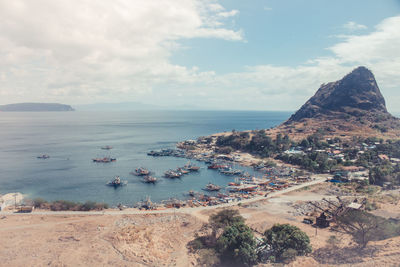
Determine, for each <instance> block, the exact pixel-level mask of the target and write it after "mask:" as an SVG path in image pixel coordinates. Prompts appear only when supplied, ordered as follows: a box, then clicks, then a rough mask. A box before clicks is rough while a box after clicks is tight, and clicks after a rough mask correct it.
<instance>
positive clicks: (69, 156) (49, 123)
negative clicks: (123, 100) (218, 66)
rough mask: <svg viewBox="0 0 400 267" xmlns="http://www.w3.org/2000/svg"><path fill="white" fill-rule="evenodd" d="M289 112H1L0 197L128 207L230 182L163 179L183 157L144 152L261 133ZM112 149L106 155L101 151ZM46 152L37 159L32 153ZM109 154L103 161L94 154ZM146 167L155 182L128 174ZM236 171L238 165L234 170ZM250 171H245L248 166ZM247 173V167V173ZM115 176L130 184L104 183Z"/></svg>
mask: <svg viewBox="0 0 400 267" xmlns="http://www.w3.org/2000/svg"><path fill="white" fill-rule="evenodd" d="M290 113H291V112H271V111H121V112H89V111H87V112H84V111H76V112H31V113H28V112H2V113H0V129H1V131H0V140H1V146H0V147H1V150H0V194H4V193H8V192H21V193H23V194H25V195H27V197H28V198H36V197H41V198H44V199H46V200H57V199H63V200H73V201H81V202H84V201H87V200H92V201H97V202H106V203H108V204H110V205H116V204H118V203H122V204H125V205H132V204H133V203H135V202H137V201H140V200H141V199H143V198H145V197H146V196H149V197H150V198H151V199H152V200H153V201H156V202H159V201H161V200H164V199H168V198H170V197H176V198H183V197H184V193H185V192H187V191H189V190H195V191H201V188H203V187H204V186H205V185H206V184H207V183H208V182H212V183H215V184H218V185H221V186H226V184H227V183H228V182H229V181H231V180H232V179H233V178H232V177H227V176H224V175H221V174H219V173H218V172H216V171H213V170H208V169H207V168H206V165H205V164H204V163H202V162H192V163H195V164H196V165H198V166H200V167H201V170H200V172H199V173H193V174H190V175H186V176H183V177H182V178H181V179H174V180H171V179H166V178H162V175H163V173H164V171H166V170H168V169H171V168H172V169H174V168H177V167H179V166H183V165H185V164H186V163H187V162H188V160H187V159H182V158H173V157H161V158H153V157H149V156H147V154H146V153H147V152H148V151H149V150H157V149H161V148H174V147H175V145H176V143H177V142H179V141H182V140H187V139H196V138H197V137H199V136H205V135H210V134H213V133H218V132H223V131H231V130H232V129H235V130H238V131H241V130H249V129H265V128H270V127H273V126H276V125H278V124H280V123H282V122H283V121H284V120H286V119H287V118H288V117H289V116H290ZM105 145H110V146H112V147H113V149H112V150H109V151H105V150H101V147H102V146H105ZM42 154H48V155H50V158H49V159H46V160H40V159H37V158H36V157H37V156H38V155H42ZM104 156H112V157H116V158H117V161H116V162H113V163H109V164H98V163H93V162H92V159H93V158H95V157H104ZM141 166H142V167H146V168H148V169H150V170H151V171H153V172H154V176H156V177H157V178H159V182H158V183H157V184H155V185H152V184H144V183H142V182H140V178H138V177H135V176H131V175H129V172H130V171H133V170H134V169H135V168H137V167H141ZM240 168H241V167H240ZM246 170H248V169H246ZM248 171H250V170H248ZM116 175H119V176H120V177H121V178H122V179H123V180H127V181H128V185H127V186H124V187H121V188H117V189H114V188H112V187H107V186H105V183H106V182H107V181H109V180H111V179H113V177H115V176H116Z"/></svg>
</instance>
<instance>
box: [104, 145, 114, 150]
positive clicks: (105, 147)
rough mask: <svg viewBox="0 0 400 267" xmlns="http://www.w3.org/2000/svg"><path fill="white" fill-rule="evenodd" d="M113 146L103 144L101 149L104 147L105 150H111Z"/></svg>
mask: <svg viewBox="0 0 400 267" xmlns="http://www.w3.org/2000/svg"><path fill="white" fill-rule="evenodd" d="M112 148H113V147H112V146H102V147H101V149H103V150H110V149H112Z"/></svg>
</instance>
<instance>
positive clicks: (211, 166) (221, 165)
mask: <svg viewBox="0 0 400 267" xmlns="http://www.w3.org/2000/svg"><path fill="white" fill-rule="evenodd" d="M207 168H209V169H211V170H218V169H225V168H228V165H224V164H216V163H213V164H211V165H210V166H208V167H207Z"/></svg>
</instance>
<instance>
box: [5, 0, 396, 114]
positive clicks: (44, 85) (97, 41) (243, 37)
mask: <svg viewBox="0 0 400 267" xmlns="http://www.w3.org/2000/svg"><path fill="white" fill-rule="evenodd" d="M38 1H39V2H36V1H29V0H13V1H11V2H10V1H7V0H0V104H7V103H15V102H28V101H29V102H60V103H66V104H72V105H75V104H90V103H104V102H109V103H118V102H129V101H132V102H142V103H148V104H153V105H161V106H165V105H168V106H175V107H189V108H196V109H197V108H203V109H229V110H296V109H298V108H299V107H300V106H301V105H302V104H303V103H304V102H305V101H306V100H307V99H308V98H309V97H311V96H312V95H313V94H314V93H315V91H316V90H317V89H318V88H319V86H320V85H321V84H322V83H327V82H330V81H335V80H338V79H340V78H342V77H343V76H344V75H346V74H347V73H349V72H350V71H351V70H352V69H353V68H355V67H357V66H360V65H364V66H366V67H368V68H369V69H371V71H372V72H373V73H374V75H375V77H376V79H377V81H378V85H379V86H380V89H381V91H382V93H383V95H384V96H385V98H386V101H387V106H388V109H389V111H391V112H396V113H399V112H400V106H398V104H397V103H399V102H400V94H399V89H400V75H399V69H400V49H399V47H400V30H399V29H400V1H398V0H397V1H393V0H387V1H372V0H363V1H361V0H351V1H350V0H347V1H325V0H310V1H300V0H292V1H283V0H268V1H261V0H251V1H243V0H241V1H239V0H234V1H233V0H220V1H218V0H146V1H144V0H114V1H109V0H98V1H91V0H80V1H78V0H59V1H53V0H38Z"/></svg>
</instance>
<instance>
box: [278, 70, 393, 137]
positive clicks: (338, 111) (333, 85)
mask: <svg viewBox="0 0 400 267" xmlns="http://www.w3.org/2000/svg"><path fill="white" fill-rule="evenodd" d="M276 130H277V131H280V132H284V133H287V134H289V135H291V136H292V137H293V138H297V137H298V136H304V135H306V134H312V133H314V132H316V131H321V130H324V132H326V133H328V135H338V134H339V135H342V136H344V135H348V136H355V135H357V136H381V137H387V138H400V120H399V119H398V118H395V117H393V116H392V115H391V114H390V113H389V112H388V111H387V109H386V104H385V99H384V97H383V96H382V94H381V92H380V90H379V87H378V85H377V82H376V80H375V77H374V75H373V74H372V72H371V71H370V70H368V69H367V68H365V67H358V68H356V69H354V70H353V71H352V72H351V73H349V74H347V75H346V76H345V77H344V78H343V79H341V80H338V81H336V82H330V83H328V84H323V85H322V86H321V87H320V88H319V89H318V91H317V92H316V93H315V95H314V96H313V97H311V98H310V99H309V100H308V101H307V102H306V103H305V104H304V105H303V106H302V107H301V108H300V109H299V110H298V111H297V112H296V113H295V114H293V115H292V116H291V117H290V118H289V119H288V120H287V121H286V122H285V123H283V124H282V125H281V126H279V127H277V129H276Z"/></svg>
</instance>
